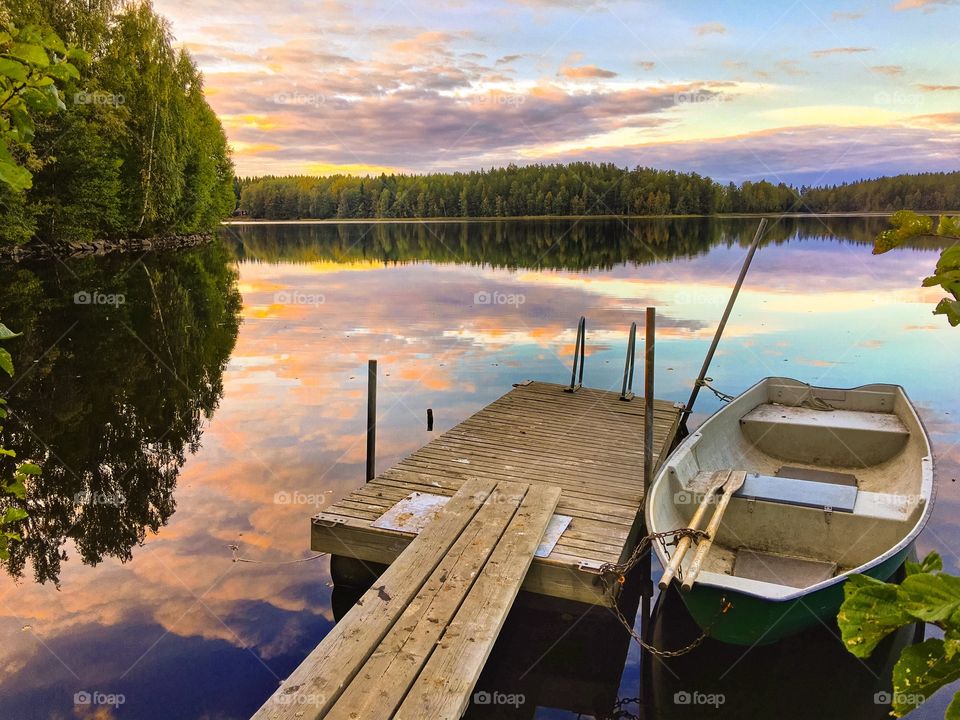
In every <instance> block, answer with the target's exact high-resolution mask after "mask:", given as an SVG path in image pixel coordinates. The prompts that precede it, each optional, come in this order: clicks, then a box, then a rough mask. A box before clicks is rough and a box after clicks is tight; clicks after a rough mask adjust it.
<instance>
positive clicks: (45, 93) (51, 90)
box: [20, 85, 63, 114]
mask: <svg viewBox="0 0 960 720" xmlns="http://www.w3.org/2000/svg"><path fill="white" fill-rule="evenodd" d="M20 97H22V98H23V101H24V102H25V103H26V104H27V107H29V108H30V109H31V110H33V111H34V112H38V113H43V114H47V113H54V112H56V111H57V110H59V109H61V108H60V105H62V104H63V103H61V102H60V97H59V95H58V94H57V88H56V87H54V86H53V85H48V86H47V87H46V88H43V89H39V88H32V87H28V88H24V89H23V91H22V92H21V93H20Z"/></svg>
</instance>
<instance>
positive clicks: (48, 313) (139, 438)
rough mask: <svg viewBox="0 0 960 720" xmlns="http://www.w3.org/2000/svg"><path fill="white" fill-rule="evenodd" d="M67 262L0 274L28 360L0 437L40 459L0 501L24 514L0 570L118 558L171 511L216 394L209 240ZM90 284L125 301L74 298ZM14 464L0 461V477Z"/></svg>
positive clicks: (221, 355)
mask: <svg viewBox="0 0 960 720" xmlns="http://www.w3.org/2000/svg"><path fill="white" fill-rule="evenodd" d="M65 262H66V264H67V266H68V267H69V271H67V270H65V268H64V265H63V264H62V263H49V264H35V265H30V266H26V265H21V266H18V267H17V268H16V269H15V271H13V272H12V273H11V277H9V282H4V283H0V307H2V308H3V309H4V318H5V319H8V322H9V323H10V324H11V326H13V327H16V329H18V330H22V331H23V337H22V338H18V339H17V341H16V343H17V347H16V357H17V361H18V364H22V365H23V366H24V367H25V368H31V370H30V372H29V373H24V375H22V376H20V377H19V378H18V382H17V383H16V385H15V386H14V387H13V389H12V390H11V391H9V399H10V402H11V403H12V404H13V403H15V404H16V408H17V422H11V423H9V425H8V427H6V428H4V433H3V434H2V435H0V442H2V444H3V445H4V446H5V447H9V448H15V449H16V450H17V453H18V455H19V456H21V457H22V458H30V459H33V460H34V461H35V462H36V463H37V464H39V465H41V466H42V467H43V474H42V475H41V476H37V477H35V478H33V479H32V481H31V482H30V483H29V485H28V487H29V497H28V499H27V502H26V503H16V502H13V501H11V500H8V499H6V498H0V515H2V514H3V513H4V509H5V508H6V507H9V506H10V505H18V506H21V507H25V508H26V510H27V511H28V513H29V517H28V518H27V519H26V520H22V521H20V528H19V530H20V533H21V535H22V538H23V539H22V541H21V542H18V543H15V544H14V545H13V546H12V547H11V548H10V558H9V560H7V561H5V562H3V563H0V567H3V568H4V569H5V570H6V572H8V573H9V574H10V575H12V576H14V577H21V576H23V574H24V573H25V572H27V568H29V571H30V572H32V575H33V577H34V578H35V579H36V580H37V581H38V582H52V583H56V582H58V578H59V574H60V569H61V564H62V563H63V562H64V561H65V559H66V556H67V554H66V553H65V552H64V545H65V544H66V543H68V542H70V543H71V544H72V545H73V547H74V548H75V550H76V552H71V553H70V557H71V558H79V559H80V560H81V561H82V562H84V563H87V564H90V565H95V564H97V563H99V562H100V561H102V560H103V559H105V558H108V557H110V558H116V559H119V560H121V561H124V560H128V559H129V558H130V557H132V553H133V549H134V548H135V546H136V545H137V544H138V543H141V542H143V540H144V538H145V536H146V534H147V533H149V532H151V531H152V532H157V531H158V530H159V529H160V527H161V526H162V525H163V524H164V523H165V522H166V521H167V519H168V518H169V517H170V516H171V514H172V513H173V512H174V509H175V507H176V502H175V500H176V496H175V488H176V482H177V476H178V472H179V469H180V467H181V466H182V465H183V463H184V461H185V459H186V456H187V453H188V452H190V451H195V450H196V449H197V447H198V446H199V442H200V438H201V435H202V431H203V428H204V425H205V420H206V419H207V418H209V417H211V415H212V413H213V412H214V411H215V409H216V407H217V404H218V402H219V399H220V397H221V395H222V392H223V371H224V368H225V367H226V364H227V362H228V360H229V358H230V354H231V351H232V349H233V346H234V342H235V341H236V336H237V331H238V327H239V322H240V317H239V316H240V307H241V297H240V293H239V291H238V289H237V270H236V265H235V264H234V263H233V262H232V258H231V257H230V256H229V254H228V251H227V248H226V247H224V246H223V245H221V244H220V243H208V244H205V245H202V246H199V247H196V248H191V249H188V250H182V251H177V252H162V253H159V252H158V253H150V254H148V255H147V256H145V257H143V258H142V259H141V261H140V262H139V263H137V264H136V265H134V266H133V267H131V265H130V258H129V257H124V256H120V255H112V256H109V255H108V256H104V257H96V258H95V257H83V258H74V259H70V260H66V261H65ZM91 288H98V289H99V290H100V291H101V292H103V293H105V294H109V295H114V296H115V297H117V298H122V299H123V301H122V302H119V304H117V305H113V306H110V305H95V304H90V305H84V304H79V305H78V304H76V303H75V302H74V301H73V297H74V294H75V293H78V292H84V291H88V290H89V289H91ZM4 391H5V388H4V385H3V383H0V394H8V393H6V392H4ZM31 428H38V429H39V428H42V435H43V439H42V441H41V440H40V438H39V437H37V435H35V434H34V433H33V432H31ZM145 448H146V450H145ZM13 463H14V461H13V460H11V459H10V458H7V457H0V476H3V475H4V474H7V475H9V474H10V471H11V470H12V467H13ZM91 498H100V499H101V500H103V501H102V502H101V501H96V500H93V501H91ZM0 714H2V713H0Z"/></svg>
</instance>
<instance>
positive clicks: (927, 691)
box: [893, 638, 960, 717]
mask: <svg viewBox="0 0 960 720" xmlns="http://www.w3.org/2000/svg"><path fill="white" fill-rule="evenodd" d="M957 679H960V661H958V660H957V658H954V659H953V660H947V658H946V655H945V653H944V647H943V640H939V639H936V638H931V639H929V640H924V641H923V642H922V643H920V644H919V645H911V646H909V647H907V648H904V650H903V652H902V653H901V654H900V659H899V660H898V661H897V664H896V665H895V666H894V668H893V713H894V715H896V716H897V717H903V716H904V715H906V714H907V713H908V712H910V711H912V710H914V709H916V708H917V706H919V705H921V704H923V703H924V702H925V701H926V700H927V698H930V697H931V696H932V695H933V694H934V693H935V692H936V691H937V690H939V689H940V688H941V687H943V686H944V685H946V684H947V683H951V682H953V681H954V680H957Z"/></svg>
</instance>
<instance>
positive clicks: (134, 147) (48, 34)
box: [0, 0, 235, 244]
mask: <svg viewBox="0 0 960 720" xmlns="http://www.w3.org/2000/svg"><path fill="white" fill-rule="evenodd" d="M7 3H10V4H9V6H8V7H7V14H8V15H9V16H10V17H11V18H12V21H11V25H12V23H16V24H17V26H23V27H36V28H40V27H42V28H53V29H54V30H55V33H54V31H52V30H45V31H43V33H44V34H43V35H42V37H41V39H44V38H55V37H57V36H59V37H61V38H63V40H64V42H66V43H70V44H72V45H76V46H79V47H84V48H87V49H88V50H89V53H82V52H80V51H76V50H71V49H69V48H68V47H65V46H63V45H62V44H61V45H56V42H55V41H54V40H52V39H50V42H51V43H53V44H54V50H51V51H49V52H50V57H51V58H53V57H56V58H58V60H59V59H60V55H59V54H56V53H59V52H60V50H59V48H60V47H63V50H64V51H65V52H66V55H65V56H64V57H65V58H66V59H67V60H70V62H59V61H58V62H57V63H53V62H52V61H51V62H50V63H49V64H48V66H46V67H45V68H44V69H45V72H47V73H48V74H49V75H50V76H53V77H54V79H55V81H56V82H55V84H54V85H53V86H49V85H44V86H43V87H44V88H46V89H45V90H44V92H47V93H49V92H52V91H51V90H49V88H50V87H53V88H54V89H55V90H58V98H59V105H58V107H59V108H60V111H59V112H58V113H56V114H55V115H49V114H48V115H40V116H38V117H37V121H36V126H35V128H33V131H32V132H31V133H30V137H29V138H28V139H26V140H23V141H22V142H20V144H19V145H18V147H19V152H20V153H21V155H23V157H24V158H26V160H27V161H28V162H27V164H28V165H29V166H30V168H31V170H32V173H33V182H32V186H31V185H30V184H29V183H28V184H26V185H24V184H23V183H19V184H18V185H16V187H14V188H9V189H8V195H11V197H8V198H4V197H0V203H2V204H3V205H4V206H9V207H10V208H12V209H13V210H14V211H15V218H14V222H13V223H11V224H10V225H9V226H5V227H0V244H11V243H18V242H23V241H25V240H26V239H29V238H31V237H36V238H38V239H39V240H41V241H43V242H51V241H52V242H60V241H80V242H84V241H89V240H93V239H103V238H116V237H129V236H137V237H148V236H156V235H165V234H187V233H194V232H206V231H208V230H210V229H212V228H213V227H214V226H215V225H216V224H217V223H218V222H219V220H220V219H221V218H222V217H224V216H225V215H228V214H229V213H230V212H232V211H233V209H234V207H235V198H234V193H233V166H232V163H231V161H230V157H229V150H228V147H227V142H226V136H225V135H224V132H223V128H222V127H221V125H220V122H219V120H218V119H217V117H216V115H215V114H214V113H213V111H212V110H211V109H210V107H209V105H208V104H207V102H206V99H205V97H204V95H203V80H202V77H201V76H200V73H199V71H198V70H197V68H196V66H195V65H194V64H193V62H192V61H191V60H190V58H189V56H188V55H187V54H186V53H185V52H184V51H178V50H176V49H175V48H174V46H173V39H172V37H171V34H170V30H169V27H168V25H167V23H166V21H165V20H164V19H163V18H161V17H160V16H158V15H157V14H156V13H155V12H154V11H153V9H152V7H151V6H150V3H149V2H147V1H146V0H132V1H131V2H122V3H121V2H117V1H116V0H105V1H104V2H99V3H93V4H90V5H89V6H88V5H81V4H79V3H75V2H71V1H70V0H16V2H15V3H14V2H11V0H0V18H2V16H3V12H2V11H3V7H4V6H5V5H7ZM0 37H2V36H0ZM17 52H20V50H19V49H18V50H17ZM21 54H23V53H21ZM27 54H28V55H29V56H31V57H34V58H35V59H39V56H38V55H37V54H36V53H35V52H29V53H27ZM3 59H6V60H11V61H16V62H19V63H22V61H21V60H18V59H16V58H13V57H9V58H8V57H6V56H4V57H3ZM67 66H69V68H70V69H68V67H67ZM3 67H4V65H2V64H0V72H2V68H3ZM13 72H17V70H16V68H14V69H13ZM24 92H26V90H25V91H24ZM29 97H30V98H33V99H34V100H35V101H37V102H39V98H38V97H35V96H34V95H30V96H29ZM0 98H2V96H0ZM27 99H29V98H27ZM25 101H26V100H25ZM0 161H2V158H0ZM0 189H2V184H0Z"/></svg>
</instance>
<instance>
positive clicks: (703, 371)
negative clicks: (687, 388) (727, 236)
mask: <svg viewBox="0 0 960 720" xmlns="http://www.w3.org/2000/svg"><path fill="white" fill-rule="evenodd" d="M766 227H767V219H766V218H762V219H761V220H760V227H758V228H757V234H756V235H754V236H753V242H752V243H750V249H749V250H748V251H747V257H746V258H745V259H744V261H743V266H742V267H741V268H740V277H738V278H737V282H736V284H735V285H734V286H733V292H732V293H730V299H729V300H727V307H726V309H724V311H723V317H722V318H720V325H718V326H717V332H716V333H715V334H714V336H713V342H711V343H710V349H709V350H708V351H707V356H706V357H705V358H704V359H703V366H702V367H701V368H700V374H699V375H698V376H697V381H696V382H695V383H694V385H693V391H692V392H691V393H690V399H689V400H687V404H686V406H685V407H684V409H683V414H682V415H681V416H680V427H682V428H686V426H687V418H689V417H690V413H691V412H693V404H694V403H695V402H696V401H697V395H699V394H700V387H701V386H702V385H703V381H704V379H705V378H706V377H707V371H708V370H709V369H710V363H711V362H712V361H713V354H714V353H715V352H716V351H717V345H719V344H720V337H721V336H722V335H723V331H724V328H726V326H727V320H728V319H729V318H730V313H731V312H732V311H733V306H734V303H736V302H737V295H739V294H740V287H741V286H742V285H743V280H744V278H746V277H747V270H749V269H750V263H751V262H752V261H753V255H754V253H756V252H757V247H759V245H760V238H761V237H763V231H764V230H765V229H766Z"/></svg>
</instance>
